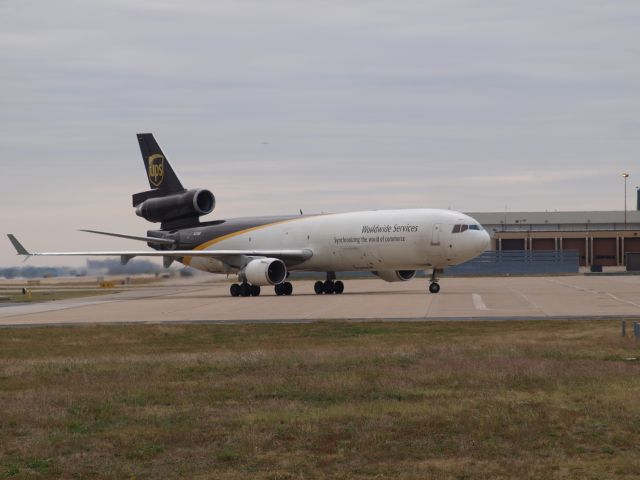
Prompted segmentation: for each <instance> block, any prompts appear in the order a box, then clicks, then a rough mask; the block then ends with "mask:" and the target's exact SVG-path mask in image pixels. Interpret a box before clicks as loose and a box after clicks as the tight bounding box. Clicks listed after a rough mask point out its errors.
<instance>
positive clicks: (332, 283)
mask: <svg viewBox="0 0 640 480" xmlns="http://www.w3.org/2000/svg"><path fill="white" fill-rule="evenodd" d="M313 290H314V291H315V292H316V295H322V294H323V293H325V294H327V295H330V294H332V293H336V294H338V295H340V294H341V293H342V292H344V283H342V282H341V281H340V280H337V281H336V274H335V273H334V272H327V279H326V280H325V281H324V282H321V281H317V282H316V283H315V284H314V285H313Z"/></svg>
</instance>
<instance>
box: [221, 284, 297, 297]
mask: <svg viewBox="0 0 640 480" xmlns="http://www.w3.org/2000/svg"><path fill="white" fill-rule="evenodd" d="M275 291H276V295H278V296H280V295H291V294H292V293H293V285H291V282H284V283H279V284H278V285H276V286H275ZM229 293H231V296H232V297H258V296H260V287H259V286H258V285H250V284H248V283H247V282H243V283H241V284H239V285H238V284H237V283H234V284H232V285H231V287H229Z"/></svg>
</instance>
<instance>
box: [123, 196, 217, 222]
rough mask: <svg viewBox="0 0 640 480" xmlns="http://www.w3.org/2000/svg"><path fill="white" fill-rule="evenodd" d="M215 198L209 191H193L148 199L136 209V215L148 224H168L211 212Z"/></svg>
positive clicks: (214, 204)
mask: <svg viewBox="0 0 640 480" xmlns="http://www.w3.org/2000/svg"><path fill="white" fill-rule="evenodd" d="M215 206H216V197H214V196H213V193H211V192H210V191H209V190H204V189H194V190H187V191H186V192H182V193H175V194H173V195H166V196H164V197H156V198H149V199H148V200H145V201H144V202H142V203H141V204H140V205H138V207H137V208H136V215H138V216H139V217H142V218H144V219H145V220H148V221H150V222H169V221H172V220H178V219H182V218H194V217H199V216H201V215H206V214H208V213H211V212H213V209H214V208H215Z"/></svg>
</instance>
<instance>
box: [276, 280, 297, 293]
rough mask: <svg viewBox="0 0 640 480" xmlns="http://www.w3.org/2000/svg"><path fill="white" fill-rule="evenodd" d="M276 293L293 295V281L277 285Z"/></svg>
mask: <svg viewBox="0 0 640 480" xmlns="http://www.w3.org/2000/svg"><path fill="white" fill-rule="evenodd" d="M275 291H276V295H278V296H280V295H291V294H292V293H293V285H291V282H282V283H279V284H277V285H276V286H275Z"/></svg>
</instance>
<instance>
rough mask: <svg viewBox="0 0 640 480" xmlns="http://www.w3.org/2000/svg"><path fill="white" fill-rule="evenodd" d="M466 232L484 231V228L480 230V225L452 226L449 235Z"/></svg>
mask: <svg viewBox="0 0 640 480" xmlns="http://www.w3.org/2000/svg"><path fill="white" fill-rule="evenodd" d="M466 230H484V228H482V225H478V224H477V223H474V224H472V225H454V226H453V230H452V231H451V233H461V232H464V231H466Z"/></svg>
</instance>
